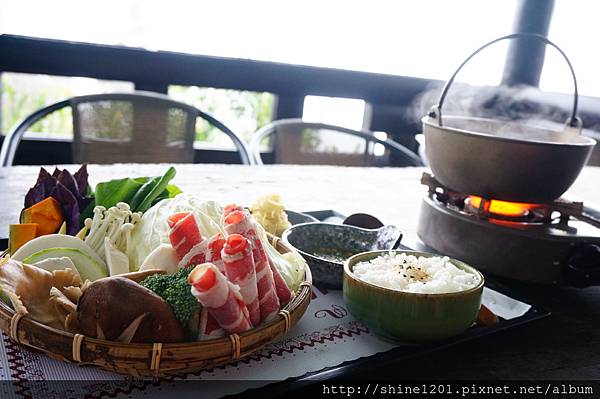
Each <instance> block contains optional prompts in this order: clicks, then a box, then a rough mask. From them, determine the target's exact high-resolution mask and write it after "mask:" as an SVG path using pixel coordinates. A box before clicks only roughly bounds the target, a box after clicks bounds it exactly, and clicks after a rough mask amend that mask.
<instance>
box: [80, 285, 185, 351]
mask: <svg viewBox="0 0 600 399" xmlns="http://www.w3.org/2000/svg"><path fill="white" fill-rule="evenodd" d="M77 312H78V320H79V325H80V326H81V330H82V332H83V334H85V335H86V336H89V337H94V338H104V339H108V340H117V339H118V338H119V339H123V337H122V336H121V335H122V334H123V332H124V330H125V329H126V328H127V327H129V326H130V325H131V323H132V322H134V321H135V320H136V319H138V318H139V317H140V316H141V315H143V314H144V313H146V315H145V316H143V318H142V319H141V323H140V324H139V327H138V328H137V330H135V329H134V331H135V334H133V337H132V338H131V340H130V342H145V343H152V342H181V341H183V339H184V333H183V329H182V328H181V325H180V324H179V322H178V321H177V318H176V317H175V314H174V313H173V310H172V309H171V306H170V305H169V304H168V303H167V302H166V301H165V300H164V299H162V298H161V297H160V296H158V295H156V294H155V293H154V292H152V291H151V290H149V289H147V288H145V287H142V286H141V285H139V284H138V283H136V282H134V281H132V280H130V279H128V278H125V277H119V276H112V277H106V278H102V279H99V280H96V281H94V282H93V283H92V284H91V285H90V286H89V287H88V288H87V289H86V290H85V292H84V293H83V295H82V296H81V298H80V299H79V304H78V305H77ZM137 321H138V322H139V320H137ZM102 335H103V336H102ZM127 340H128V339H125V341H127Z"/></svg>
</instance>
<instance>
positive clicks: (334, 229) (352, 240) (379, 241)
mask: <svg viewBox="0 0 600 399" xmlns="http://www.w3.org/2000/svg"><path fill="white" fill-rule="evenodd" d="M281 238H282V240H283V241H284V242H285V243H287V244H289V245H290V246H292V247H294V249H296V250H297V251H298V252H299V253H300V255H302V257H303V258H304V259H305V260H306V262H307V263H308V265H309V266H310V270H311V272H312V275H313V280H314V281H315V282H318V283H322V284H325V285H327V286H328V287H331V288H337V289H341V288H342V280H343V275H344V262H345V261H346V259H348V258H350V257H351V256H353V255H355V254H358V253H361V252H365V251H373V250H390V249H394V248H396V247H397V246H398V244H400V239H401V238H402V233H401V232H400V230H398V229H397V228H396V227H394V226H383V227H380V228H378V229H363V228H360V227H354V226H348V225H343V224H333V223H320V222H317V223H302V224H297V225H294V226H292V227H290V228H289V229H287V230H286V231H284V232H283V235H282V237H281Z"/></svg>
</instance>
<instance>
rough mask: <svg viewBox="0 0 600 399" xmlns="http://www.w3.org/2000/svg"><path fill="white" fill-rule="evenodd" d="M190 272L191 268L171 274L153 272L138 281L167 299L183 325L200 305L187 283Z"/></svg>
mask: <svg viewBox="0 0 600 399" xmlns="http://www.w3.org/2000/svg"><path fill="white" fill-rule="evenodd" d="M190 272H191V268H182V269H180V270H178V271H177V272H175V273H173V274H153V275H152V276H148V277H146V278H145V279H144V280H142V282H141V283H140V284H141V285H142V286H144V287H146V288H148V289H149V290H152V291H153V292H154V293H155V294H156V295H158V296H160V297H161V298H162V299H164V300H165V301H167V302H168V303H169V305H171V308H173V313H175V317H177V320H179V323H181V325H182V326H184V327H185V326H186V325H187V323H188V321H189V320H190V318H191V317H192V315H193V314H194V312H195V311H196V310H198V307H199V306H200V304H199V303H198V300H197V299H196V298H195V297H194V295H192V292H191V286H190V283H188V275H189V274H190Z"/></svg>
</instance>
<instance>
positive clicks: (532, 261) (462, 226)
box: [417, 173, 600, 287]
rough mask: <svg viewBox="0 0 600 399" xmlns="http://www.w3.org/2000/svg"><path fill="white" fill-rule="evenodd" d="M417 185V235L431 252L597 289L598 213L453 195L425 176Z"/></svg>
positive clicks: (568, 204)
mask: <svg viewBox="0 0 600 399" xmlns="http://www.w3.org/2000/svg"><path fill="white" fill-rule="evenodd" d="M421 183H422V184H424V185H426V186H427V187H428V188H429V192H428V194H427V195H426V196H425V197H424V199H423V203H422V206H421V214H420V217H419V225H418V231H417V233H418V235H419V238H420V239H421V240H422V241H423V243H424V244H425V245H426V246H428V247H430V248H431V249H433V250H434V251H436V252H439V253H442V254H445V255H448V256H451V257H453V258H456V259H460V260H463V261H465V262H467V263H469V264H471V265H473V266H475V267H477V268H479V269H481V270H482V271H484V272H488V273H490V274H493V275H497V276H501V277H507V278H511V279H515V280H522V281H528V282H533V283H539V284H554V285H564V286H575V287H587V286H590V285H600V212H598V211H596V210H593V209H590V208H587V207H585V206H584V205H583V203H582V202H573V201H568V200H566V199H562V198H560V199H557V200H554V201H551V202H549V203H544V204H525V203H514V202H505V201H497V200H490V199H484V198H481V197H477V196H472V195H469V194H463V193H457V192H455V191H452V190H451V189H449V188H447V187H444V186H443V185H441V184H440V183H439V182H438V181H437V180H436V179H435V178H434V177H433V176H432V175H430V174H428V173H424V174H423V177H422V179H421Z"/></svg>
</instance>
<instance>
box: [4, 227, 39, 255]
mask: <svg viewBox="0 0 600 399" xmlns="http://www.w3.org/2000/svg"><path fill="white" fill-rule="evenodd" d="M37 230H38V225H37V223H21V224H11V225H10V226H9V227H8V247H9V252H10V254H11V255H12V254H14V253H15V252H16V251H17V249H19V248H21V247H22V246H23V245H25V244H26V243H28V242H29V241H31V240H33V239H34V238H35V237H37Z"/></svg>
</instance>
